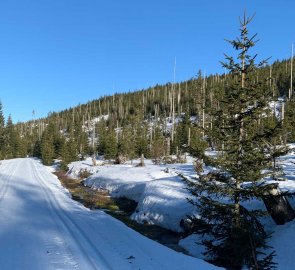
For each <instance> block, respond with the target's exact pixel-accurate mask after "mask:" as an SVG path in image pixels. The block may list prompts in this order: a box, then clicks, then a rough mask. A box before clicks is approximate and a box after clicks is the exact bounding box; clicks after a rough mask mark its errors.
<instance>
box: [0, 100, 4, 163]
mask: <svg viewBox="0 0 295 270" xmlns="http://www.w3.org/2000/svg"><path fill="white" fill-rule="evenodd" d="M4 126H5V119H4V115H3V108H2V103H1V101H0V159H3V158H4V157H5V141H4Z"/></svg>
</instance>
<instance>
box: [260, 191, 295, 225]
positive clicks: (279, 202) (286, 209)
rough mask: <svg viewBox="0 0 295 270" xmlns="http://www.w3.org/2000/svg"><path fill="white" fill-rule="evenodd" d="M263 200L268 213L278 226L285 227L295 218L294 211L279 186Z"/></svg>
mask: <svg viewBox="0 0 295 270" xmlns="http://www.w3.org/2000/svg"><path fill="white" fill-rule="evenodd" d="M262 199H263V202H264V204H265V206H266V209H267V211H268V213H269V214H270V215H271V217H272V219H273V220H274V222H275V223H276V224H277V225H284V224H285V223H287V222H289V221H291V220H293V219H294V218H295V211H294V209H293V208H292V206H291V205H290V203H289V201H288V199H287V197H286V196H285V195H284V194H282V193H281V191H280V190H279V188H278V186H274V187H273V188H272V189H271V190H270V191H268V192H267V194H266V195H264V196H263V197H262Z"/></svg>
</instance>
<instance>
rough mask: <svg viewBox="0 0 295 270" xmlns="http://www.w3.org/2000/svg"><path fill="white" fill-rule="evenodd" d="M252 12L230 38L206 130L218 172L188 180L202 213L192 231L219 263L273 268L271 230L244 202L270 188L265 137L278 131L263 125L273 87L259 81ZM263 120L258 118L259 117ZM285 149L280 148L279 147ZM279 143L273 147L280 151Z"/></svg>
mask: <svg viewBox="0 0 295 270" xmlns="http://www.w3.org/2000/svg"><path fill="white" fill-rule="evenodd" d="M252 19H253V17H251V18H248V17H246V14H244V17H243V18H241V19H240V36H239V37H238V38H237V39H235V40H229V41H228V42H229V43H230V44H231V45H232V46H233V48H234V49H235V50H236V52H237V56H236V57H232V56H228V55H226V56H225V57H226V61H225V62H224V63H222V65H223V66H224V67H225V68H227V69H228V71H229V75H228V81H227V83H226V84H225V88H224V94H223V99H222V100H220V106H219V107H218V108H217V109H216V110H215V111H214V112H213V119H214V120H215V121H214V132H212V133H211V134H210V135H211V136H212V138H211V139H212V140H213V141H215V142H217V145H220V146H222V147H221V148H220V149H219V153H220V154H219V155H218V156H217V158H215V159H211V160H210V162H211V164H213V165H214V166H215V167H216V168H217V170H218V173H212V174H208V175H203V176H201V177H200V181H199V182H197V183H195V184H192V183H189V185H190V187H189V189H190V191H191V193H192V194H193V195H195V196H196V197H197V200H196V201H193V202H192V203H193V204H195V205H197V207H198V209H199V214H200V217H198V218H196V217H194V218H192V219H193V221H194V222H195V223H196V226H195V227H196V232H197V233H201V234H203V235H206V237H204V240H203V241H202V242H203V244H204V245H205V246H206V252H205V254H206V255H207V256H208V258H209V259H211V260H213V261H215V263H217V264H218V265H221V266H225V267H227V268H228V269H242V268H243V267H247V269H256V270H257V269H273V268H275V264H274V263H273V262H272V259H273V256H274V252H273V251H272V252H271V251H269V252H268V251H267V248H268V246H267V238H268V237H269V234H268V233H267V232H266V231H265V230H264V227H263V225H262V224H261V222H260V219H259V218H260V217H261V216H262V215H264V214H265V213H264V212H263V211H262V210H259V209H256V210H252V209H248V208H246V207H245V205H247V203H248V202H250V201H251V200H255V201H257V200H260V201H261V200H262V198H263V196H264V195H265V194H268V193H269V192H270V190H272V189H273V188H274V186H273V185H271V184H268V182H266V181H263V180H262V179H263V178H264V176H265V175H264V174H263V173H262V172H263V170H264V169H266V168H271V162H272V160H271V159H272V157H271V154H270V153H269V151H270V150H269V147H268V146H269V142H270V141H272V142H274V141H275V140H273V138H274V137H278V131H279V129H278V128H277V127H278V126H280V125H281V122H280V121H277V123H276V125H275V126H273V127H270V126H267V125H263V124H262V123H263V122H265V121H266V119H267V118H268V117H269V115H270V113H268V110H269V102H270V101H271V98H272V95H271V89H270V88H269V84H268V82H267V81H257V78H256V76H255V75H256V72H257V69H258V68H259V67H261V66H263V65H264V64H265V61H262V62H260V63H259V64H256V55H254V56H251V55H250V49H251V48H252V47H254V46H255V44H256V35H254V36H252V37H249V33H248V24H249V23H250V22H251V21H252ZM262 119H263V120H264V121H261V120H262ZM284 150H285V149H284V148H282V149H281V152H283V151H284ZM279 152H280V147H279V146H277V147H276V155H279Z"/></svg>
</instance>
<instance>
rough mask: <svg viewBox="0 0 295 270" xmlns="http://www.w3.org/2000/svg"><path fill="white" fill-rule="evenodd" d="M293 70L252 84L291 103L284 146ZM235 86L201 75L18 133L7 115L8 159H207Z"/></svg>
mask: <svg viewBox="0 0 295 270" xmlns="http://www.w3.org/2000/svg"><path fill="white" fill-rule="evenodd" d="M290 65H291V61H290V59H288V60H283V61H275V62H274V63H273V64H272V65H265V66H264V67H261V68H259V69H257V70H256V71H255V72H254V73H253V74H251V77H250V80H252V81H253V82H256V81H261V80H268V84H269V88H270V90H271V91H270V93H269V94H270V95H271V96H272V99H273V100H278V98H279V97H280V98H283V99H284V100H285V101H286V103H284V106H283V108H281V109H280V110H281V111H283V114H284V118H285V119H284V129H285V133H284V134H285V137H284V138H282V139H283V140H285V141H293V140H294V139H295V132H294V130H293V128H292V127H293V123H294V122H295V116H294V100H293V97H291V98H290V99H289V98H288V97H289V89H290ZM234 80H236V78H235V77H234V76H232V75H228V74H223V75H218V74H215V75H210V76H207V77H204V76H203V74H202V72H201V71H199V72H198V74H197V76H196V77H194V78H192V79H190V80H188V81H185V82H181V83H176V84H172V83H167V84H166V85H156V86H154V87H151V88H149V89H146V90H140V91H136V92H132V93H123V94H115V95H113V96H104V97H102V98H100V99H97V100H93V101H91V102H88V103H87V104H83V105H79V106H77V107H74V108H70V109H67V110H64V111H61V112H53V113H50V114H49V115H48V117H46V118H41V119H36V120H32V121H29V122H25V123H17V124H16V125H12V123H11V119H10V118H9V119H8V121H7V123H6V124H5V123H4V118H3V115H2V119H0V120H1V123H0V124H1V140H5V143H2V144H1V145H2V149H1V157H2V158H12V157H20V156H26V155H30V156H37V157H40V158H42V160H43V162H44V163H45V164H50V163H51V162H52V160H53V159H54V158H61V159H62V160H63V161H64V162H65V163H68V162H70V161H72V160H75V159H78V158H79V157H82V156H86V155H92V154H94V153H95V154H100V155H104V156H105V157H106V158H107V159H114V158H116V157H118V156H125V158H129V159H132V158H135V157H138V156H141V154H143V155H144V156H145V157H151V158H154V159H155V160H158V159H160V158H161V157H163V156H167V155H169V154H179V153H181V152H189V153H191V154H193V155H195V156H196V155H197V156H200V155H202V153H203V150H204V148H205V147H208V146H212V147H213V146H214V147H218V142H214V141H211V140H210V136H208V135H210V133H211V132H212V131H214V129H215V128H217V127H216V126H214V119H213V114H212V111H214V110H216V109H217V108H219V107H220V106H221V105H222V104H220V102H221V100H222V99H223V97H224V95H225V92H224V89H225V86H226V85H228V84H231V83H232V82H233V81H234ZM293 84H294V82H293ZM222 106H223V105H222ZM4 131H5V132H4ZM4 133H5V134H4ZM4 148H5V149H4Z"/></svg>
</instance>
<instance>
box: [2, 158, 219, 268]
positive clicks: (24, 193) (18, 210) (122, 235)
mask: <svg viewBox="0 0 295 270" xmlns="http://www.w3.org/2000/svg"><path fill="white" fill-rule="evenodd" d="M0 216H1V222H0V247H1V252H0V269H1V270H14V269H17V270H18V269H21V270H40V269H42V270H47V269H66V270H67V269H71V270H72V269H83V270H84V269H85V270H88V269H89V270H91V269H102V270H103V269H114V270H117V269H118V270H121V269H122V270H124V269H134V270H135V269H136V270H138V269H142V270H144V269H150V270H155V269H167V270H170V269H175V270H179V269H216V267H214V266H211V265H210V264H208V263H206V262H204V261H202V260H199V259H196V258H192V257H189V256H186V255H183V254H180V253H177V252H175V251H172V250H170V249H168V248H166V247H164V246H162V245H160V244H158V243H156V242H154V241H152V240H149V239H147V238H145V237H143V236H141V235H140V234H138V233H136V232H134V231H133V230H131V229H129V228H128V227H127V226H125V225H124V224H123V223H121V222H119V221H118V220H116V219H114V218H112V217H110V216H108V215H107V214H105V213H104V212H102V211H90V210H88V209H87V208H85V207H83V206H82V205H81V204H80V203H78V202H75V201H73V200H72V199H71V198H70V196H69V193H68V192H67V191H66V190H65V189H64V188H62V187H61V185H60V183H59V181H58V179H57V178H56V177H55V176H54V175H53V174H51V172H50V171H49V170H48V168H47V167H44V166H43V165H41V164H40V162H39V161H37V160H34V159H30V158H27V159H14V160H7V161H1V165H0Z"/></svg>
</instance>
